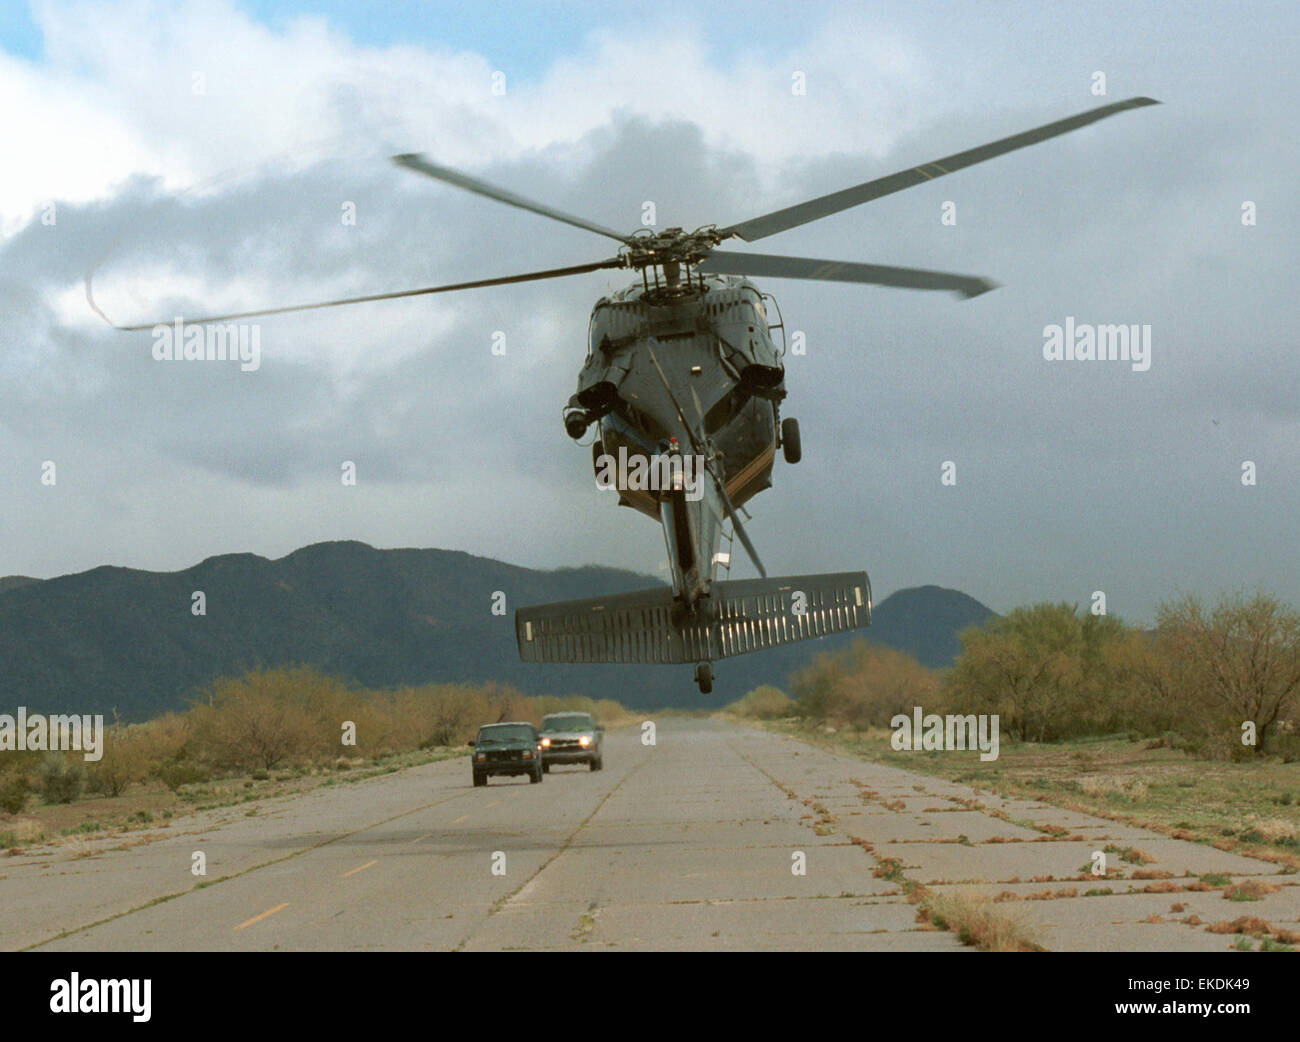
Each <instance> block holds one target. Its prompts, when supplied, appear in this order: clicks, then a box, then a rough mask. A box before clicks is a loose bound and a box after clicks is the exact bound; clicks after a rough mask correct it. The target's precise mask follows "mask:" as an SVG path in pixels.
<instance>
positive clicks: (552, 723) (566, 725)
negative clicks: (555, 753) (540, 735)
mask: <svg viewBox="0 0 1300 1042" xmlns="http://www.w3.org/2000/svg"><path fill="white" fill-rule="evenodd" d="M591 727H592V724H591V717H590V716H588V715H587V714H586V713H559V714H557V715H555V716H544V717H542V730H543V731H590V730H591Z"/></svg>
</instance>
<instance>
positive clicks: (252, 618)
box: [0, 541, 994, 720]
mask: <svg viewBox="0 0 1300 1042" xmlns="http://www.w3.org/2000/svg"><path fill="white" fill-rule="evenodd" d="M657 585H661V584H660V583H659V581H658V580H657V579H655V578H653V577H651V576H646V575H640V574H637V573H635V572H631V571H624V570H621V569H614V568H602V567H594V566H588V567H582V568H563V569H560V570H558V571H537V570H533V569H529V568H521V567H518V566H516V565H511V564H505V563H503V562H501V561H497V560H493V559H491V558H486V557H475V556H472V555H470V554H467V553H461V552H458V551H454V550H436V549H397V550H377V549H375V548H374V547H371V546H368V545H366V544H365V543H359V542H351V541H347V542H328V543H316V544H314V545H311V546H306V547H303V548H302V549H300V550H296V551H295V552H293V553H291V554H289V555H288V556H286V557H282V558H280V559H278V560H268V559H267V558H265V557H259V556H257V555H255V554H247V553H242V554H224V555H221V556H218V557H210V558H208V559H207V560H205V561H203V562H201V563H200V564H197V565H194V566H193V567H191V568H187V569H184V570H183V571H177V572H149V571H141V570H138V569H132V568H116V567H109V566H105V567H100V568H94V569H91V570H90V571H86V572H80V573H77V574H75V575H65V576H60V577H58V578H54V579H32V578H29V577H27V576H9V577H5V578H0V662H2V663H3V667H0V712H12V711H13V709H14V707H16V706H19V705H24V706H27V708H28V709H29V710H30V711H32V712H47V713H48V712H61V713H67V712H75V713H105V714H111V713H112V712H113V710H114V709H116V710H117V711H118V712H119V714H120V716H121V717H122V719H123V720H141V719H146V718H148V717H151V716H154V715H157V714H158V713H161V712H165V711H166V710H169V709H178V708H184V706H185V705H186V704H187V703H188V698H189V697H191V696H192V695H193V694H195V693H196V692H197V691H198V690H199V689H201V688H202V686H203V685H205V684H208V683H210V682H211V681H212V680H213V679H215V678H216V677H218V676H222V675H230V674H238V673H242V672H244V671H245V670H247V669H250V668H252V667H254V666H259V665H260V666H266V667H274V666H279V665H286V664H309V665H312V666H315V667H317V668H318V669H320V670H322V671H324V672H326V673H329V674H332V675H337V676H340V677H345V678H348V679H350V680H352V681H355V682H357V683H360V684H362V685H364V686H367V687H393V686H398V685H403V684H422V683H429V682H448V681H458V682H468V683H483V682H488V681H493V682H496V683H501V684H512V685H514V686H515V687H517V688H519V689H520V690H522V691H524V692H526V693H528V694H543V693H547V694H585V695H590V696H592V697H595V698H601V697H615V698H617V699H618V700H619V701H621V702H623V703H624V704H625V705H628V706H632V707H636V708H639V709H659V708H663V707H667V706H676V707H687V708H713V707H717V706H720V705H725V704H726V703H728V702H731V701H734V700H735V699H737V698H739V697H741V696H742V695H744V694H745V693H746V692H747V691H749V690H751V689H752V688H754V687H757V686H758V685H759V684H776V685H777V686H782V687H783V686H785V684H786V680H787V677H788V675H789V674H790V673H791V672H792V671H794V670H796V669H798V668H800V667H802V666H804V665H806V664H807V663H808V662H809V661H810V660H811V658H812V656H813V655H814V654H815V653H817V652H819V651H826V650H832V649H835V648H839V647H842V646H844V645H845V644H846V643H848V641H849V640H850V639H852V638H854V637H857V636H867V637H869V638H870V639H873V640H876V641H879V642H881V643H883V644H886V645H889V646H890V647H894V648H898V649H900V650H903V651H907V652H909V653H910V654H912V655H914V656H915V657H916V658H917V659H919V660H920V661H921V662H922V663H924V664H926V665H928V666H932V667H942V666H947V665H949V664H951V662H952V660H953V658H954V657H955V656H956V654H957V651H958V650H959V643H958V640H957V634H958V633H959V632H960V631H961V630H962V629H964V628H965V627H966V626H969V625H978V624H981V623H982V622H984V620H985V619H987V618H988V617H989V616H990V615H993V614H994V613H993V612H992V611H991V610H990V609H988V608H986V607H985V606H984V605H982V604H980V603H979V602H978V601H976V600H974V599H973V598H971V597H968V596H967V595H965V594H963V593H960V592H958V591H956V590H948V589H942V588H940V587H938V586H921V587H915V588H911V589H904V590H899V591H898V592H896V593H894V594H892V595H890V596H889V597H887V598H885V600H883V601H882V602H880V603H879V604H878V605H876V606H875V611H874V613H873V623H872V626H871V627H870V629H868V630H866V631H865V632H863V631H859V633H857V634H841V635H838V636H835V637H826V638H822V639H821V640H814V641H805V642H803V643H800V644H794V645H789V646H786V647H781V648H776V649H773V650H771V651H766V652H759V653H757V654H752V655H744V656H740V657H739V658H735V659H726V660H724V661H721V662H718V663H715V665H714V671H715V673H716V674H717V680H716V682H715V684H714V689H713V693H712V695H710V696H702V695H700V694H699V692H698V691H697V690H696V688H695V685H694V682H693V681H692V670H691V668H690V667H689V666H648V667H635V666H573V665H538V664H526V663H523V662H520V661H519V656H518V652H517V651H516V648H515V637H514V621H513V616H514V609H515V608H517V607H521V606H524V605H529V604H539V603H544V602H547V601H559V600H569V599H572V598H581V597H595V596H599V595H601V594H608V593H622V592H626V591H631V590H636V589H645V588H648V587H653V586H657ZM196 591H201V592H202V595H203V600H204V603H203V608H204V612H205V613H204V614H201V615H200V614H195V612H194V610H193V609H194V606H195V604H196V601H195V598H194V594H195V592H196ZM501 594H504V609H505V610H504V614H494V612H493V608H494V606H496V607H498V608H501V607H502V600H501V597H500V596H499V595H501Z"/></svg>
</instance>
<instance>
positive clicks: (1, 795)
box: [0, 771, 30, 814]
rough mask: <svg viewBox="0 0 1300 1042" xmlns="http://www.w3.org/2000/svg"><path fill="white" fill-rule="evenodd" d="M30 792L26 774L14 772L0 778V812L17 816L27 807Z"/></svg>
mask: <svg viewBox="0 0 1300 1042" xmlns="http://www.w3.org/2000/svg"><path fill="white" fill-rule="evenodd" d="M29 791H30V784H29V783H28V781H27V775H26V774H23V773H20V772H17V771H13V772H9V773H7V774H6V775H4V776H3V777H0V811H4V812H5V813H6V814H17V813H18V812H19V811H21V810H22V809H23V807H25V806H26V805H27V795H28V793H29Z"/></svg>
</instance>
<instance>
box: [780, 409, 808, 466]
mask: <svg viewBox="0 0 1300 1042" xmlns="http://www.w3.org/2000/svg"><path fill="white" fill-rule="evenodd" d="M781 453H782V455H784V456H785V461H786V462H787V463H798V462H799V461H800V460H801V459H803V445H802V444H800V442H799V421H798V420H796V419H795V418H794V417H793V416H787V417H786V418H785V419H784V420H782V421H781Z"/></svg>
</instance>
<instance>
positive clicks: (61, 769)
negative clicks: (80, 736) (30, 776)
mask: <svg viewBox="0 0 1300 1042" xmlns="http://www.w3.org/2000/svg"><path fill="white" fill-rule="evenodd" d="M39 778H40V788H41V796H42V797H43V798H44V799H45V801H46V802H47V803H71V802H72V801H73V800H75V799H77V798H78V797H79V796H80V795H81V794H82V792H83V791H84V790H85V788H86V766H85V764H84V763H82V762H80V761H78V760H71V759H69V758H67V757H66V756H64V755H63V754H62V753H50V754H49V755H47V756H46V757H45V759H43V760H42V761H41V767H40V773H39Z"/></svg>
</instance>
